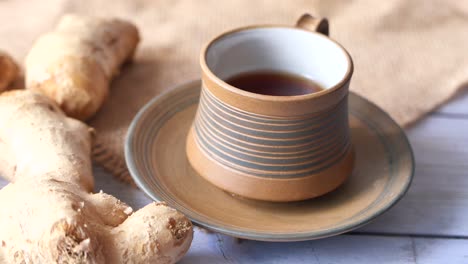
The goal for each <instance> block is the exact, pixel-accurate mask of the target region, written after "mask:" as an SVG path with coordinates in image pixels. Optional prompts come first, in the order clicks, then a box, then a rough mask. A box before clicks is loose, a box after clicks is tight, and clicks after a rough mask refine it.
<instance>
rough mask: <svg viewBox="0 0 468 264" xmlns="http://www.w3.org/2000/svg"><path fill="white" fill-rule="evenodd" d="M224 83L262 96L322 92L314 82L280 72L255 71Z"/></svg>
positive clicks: (235, 76)
mask: <svg viewBox="0 0 468 264" xmlns="http://www.w3.org/2000/svg"><path fill="white" fill-rule="evenodd" d="M226 82H227V83H228V84H230V85H232V86H234V87H237V88H239V89H241V90H244V91H247V92H251V93H256V94H264V95H276V96H292V95H304V94H310V93H315V92H319V91H321V90H323V88H322V87H321V86H320V85H319V84H317V83H316V82H314V81H312V80H310V79H307V78H305V77H302V76H300V75H296V74H291V73H286V72H280V71H255V72H247V73H241V74H238V75H234V76H232V77H230V78H228V79H227V80H226Z"/></svg>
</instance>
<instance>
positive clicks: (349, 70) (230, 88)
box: [200, 25, 354, 102]
mask: <svg viewBox="0 0 468 264" xmlns="http://www.w3.org/2000/svg"><path fill="white" fill-rule="evenodd" d="M265 28H283V29H289V30H300V31H304V32H307V33H310V34H314V35H316V36H318V37H320V38H324V39H326V40H327V41H329V42H331V43H333V44H335V45H336V46H337V47H338V48H339V49H341V50H342V51H343V53H344V55H345V57H346V61H347V62H348V65H347V66H348V67H347V69H346V73H345V75H344V77H343V78H341V79H340V81H339V82H338V83H336V84H335V85H333V86H331V87H330V88H326V89H323V90H322V91H319V92H314V93H309V94H302V95H266V94H258V93H253V92H249V91H245V90H242V89H239V88H237V87H235V86H232V85H230V84H228V83H227V82H225V81H224V80H222V79H221V78H219V77H218V76H217V75H216V74H214V73H213V71H212V70H211V69H210V67H209V66H208V64H207V62H206V56H207V52H208V49H209V48H210V46H211V45H212V44H214V43H215V42H216V41H218V40H220V39H221V38H223V37H226V36H228V35H230V34H234V33H238V32H241V31H247V30H252V29H265ZM200 66H201V69H202V71H203V72H204V73H205V74H206V75H207V76H208V77H209V78H211V81H213V82H214V83H216V84H217V85H219V86H220V87H223V88H224V89H226V90H228V91H230V92H233V93H235V94H238V95H240V96H246V97H249V98H254V99H257V100H262V101H272V102H288V101H298V100H308V99H312V98H317V97H321V96H324V95H326V94H329V93H332V92H334V91H336V90H338V89H340V88H341V87H343V86H344V85H345V84H346V83H347V82H348V81H349V80H350V79H351V76H352V74H353V71H354V64H353V60H352V58H351V55H350V54H349V52H348V51H347V50H346V49H345V48H344V47H343V46H342V45H341V44H340V43H338V42H337V41H335V40H334V39H332V38H330V37H329V36H326V35H324V34H322V33H319V32H316V31H311V30H307V29H304V28H301V27H298V26H287V25H253V26H245V27H240V28H235V29H231V30H227V31H225V32H223V33H221V34H219V35H217V36H216V37H214V38H212V39H211V40H209V41H208V42H207V43H206V44H205V45H204V46H203V48H202V49H201V52H200Z"/></svg>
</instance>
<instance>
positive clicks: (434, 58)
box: [0, 0, 468, 182]
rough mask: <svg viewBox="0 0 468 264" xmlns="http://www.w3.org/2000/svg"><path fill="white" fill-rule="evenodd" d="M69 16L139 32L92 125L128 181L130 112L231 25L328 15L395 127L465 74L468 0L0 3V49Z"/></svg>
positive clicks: (366, 92) (17, 48)
mask: <svg viewBox="0 0 468 264" xmlns="http://www.w3.org/2000/svg"><path fill="white" fill-rule="evenodd" d="M66 12H73V13H80V14H93V15H99V16H117V17H122V18H125V19H128V20H131V21H133V22H134V23H136V24H137V25H138V27H139V29H140V32H141V36H142V41H141V43H140V46H139V49H138V52H137V54H136V58H135V61H134V63H133V64H131V65H129V66H127V67H125V68H124V69H123V70H122V73H121V75H120V76H119V77H118V78H117V79H116V80H114V82H113V84H112V92H111V95H110V97H109V98H108V100H107V102H106V103H105V105H104V106H103V108H102V109H101V111H100V112H99V113H98V115H97V116H96V117H95V118H94V119H93V120H91V122H90V123H91V125H92V126H94V127H95V128H96V129H97V131H98V134H97V144H96V148H95V159H96V161H97V162H98V163H99V164H101V165H103V166H104V167H105V168H107V169H108V170H110V171H111V172H112V173H113V174H114V175H116V176H117V177H119V178H121V179H124V180H127V181H129V182H131V179H130V177H129V174H128V172H127V169H126V167H125V162H124V155H123V143H124V137H125V134H126V132H127V128H128V125H129V123H130V122H131V120H132V118H133V116H134V115H135V114H136V112H137V111H138V110H139V109H140V108H141V107H142V106H143V105H144V104H145V103H146V102H148V100H150V99H151V98H152V97H153V96H155V95H158V94H160V93H161V92H163V91H165V90H168V89H170V88H171V87H174V86H175V85H177V84H181V83H184V82H187V81H189V80H193V79H196V78H198V77H199V74H200V70H199V65H198V56H199V51H200V47H201V45H202V44H203V43H205V42H206V41H207V40H209V39H210V38H212V37H214V36H216V35H217V34H219V33H221V32H223V31H225V30H227V29H231V28H236V27H241V26H245V25H252V24H266V23H273V24H288V25H292V24H293V23H295V21H296V19H297V18H298V17H299V16H300V15H301V14H302V13H304V12H310V13H311V14H315V15H318V16H326V17H328V18H329V19H330V24H331V36H332V38H334V39H336V40H338V41H339V42H340V43H342V44H343V45H344V47H345V48H346V49H348V51H349V52H350V53H351V55H352V57H353V59H354V63H355V73H354V77H353V80H352V83H351V87H352V88H351V89H352V90H353V91H354V92H356V93H358V94H360V95H362V96H364V97H366V98H368V99H370V100H371V101H373V102H375V103H376V104H378V105H379V106H381V107H382V108H383V109H385V110H386V111H387V112H388V113H390V115H391V116H392V117H393V118H395V119H396V120H397V121H398V123H400V124H401V125H407V124H409V123H411V122H413V121H415V120H417V119H418V118H420V117H421V116H423V115H424V114H426V113H427V112H429V111H431V110H433V109H434V108H436V107H437V106H438V105H440V104H442V103H443V102H445V101H447V100H448V99H449V98H450V97H452V96H453V95H454V94H455V93H456V92H457V90H459V88H461V87H463V86H466V82H467V80H468V1H458V0H454V1H445V0H440V1H435V0H434V1H425V0H424V1H423V0H419V1H416V0H399V1H370V0H369V1H356V0H355V1H344V0H343V1H336V0H335V1H325V0H323V1H311V0H307V1H285V0H283V1H266V0H265V1H254V0H230V1H221V0H206V1H194V0H192V1H190V0H187V1H181V0H178V1H170V0H167V1H162V0H160V1H155V0H134V1H130V0H129V1H117V0H107V1H83V0H79V1H78V0H76V1H72V0H69V1H65V0H63V1H62V0H42V1H30V0H22V1H0V49H4V50H6V51H8V52H10V53H11V54H12V55H13V56H14V57H15V58H16V59H18V60H19V61H23V59H24V57H25V55H26V53H27V51H28V50H29V48H30V47H31V45H32V43H33V41H34V39H36V38H37V36H38V35H40V34H41V33H43V32H46V31H49V30H50V29H52V28H53V27H54V25H55V23H56V22H57V20H58V19H59V17H60V16H61V15H62V14H63V13H66Z"/></svg>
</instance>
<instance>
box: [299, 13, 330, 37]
mask: <svg viewBox="0 0 468 264" xmlns="http://www.w3.org/2000/svg"><path fill="white" fill-rule="evenodd" d="M296 27H299V28H303V29H305V30H309V31H315V32H318V33H322V34H323V35H325V36H328V34H329V26H328V19H326V18H316V17H313V16H312V15H310V14H307V13H305V14H303V15H302V16H301V17H300V18H299V20H297V23H296Z"/></svg>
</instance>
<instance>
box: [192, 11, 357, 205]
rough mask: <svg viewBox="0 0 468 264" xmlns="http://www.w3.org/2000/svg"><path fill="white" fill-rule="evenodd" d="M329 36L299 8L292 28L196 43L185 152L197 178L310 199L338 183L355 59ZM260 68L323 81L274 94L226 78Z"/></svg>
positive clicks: (244, 190)
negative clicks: (197, 89)
mask: <svg viewBox="0 0 468 264" xmlns="http://www.w3.org/2000/svg"><path fill="white" fill-rule="evenodd" d="M327 34H328V22H327V21H326V20H320V19H316V18H313V17H312V16H310V15H304V16H302V17H301V18H300V19H299V21H298V23H297V25H296V26H295V27H287V26H253V27H247V28H241V29H236V30H232V31H229V32H226V33H224V34H221V35H220V36H218V37H216V38H214V39H213V40H211V41H210V42H209V43H208V44H207V45H206V46H205V47H204V48H203V49H202V51H201V57H200V64H201V69H202V92H201V98H200V104H199V108H198V110H197V114H196V117H195V121H194V123H193V125H192V128H191V129H190V132H189V135H188V137H187V156H188V159H189V161H190V164H191V165H192V167H193V168H194V169H195V170H196V171H197V172H198V173H199V174H200V175H201V176H202V177H204V178H205V179H206V180H208V181H209V182H211V183H212V184H214V185H216V186H218V187H219V188H221V189H224V190H226V191H227V192H230V193H233V194H237V195H240V196H243V197H247V198H252V199H258V200H266V201H298V200H304V199H309V198H313V197H316V196H319V195H322V194H325V193H327V192H330V191H332V190H333V189H335V188H337V187H338V186H339V185H340V184H342V183H343V182H344V181H345V179H346V178H347V177H348V176H349V175H350V174H351V171H352V169H353V164H354V152H353V149H352V146H351V140H350V131H349V124H348V106H347V101H348V100H347V95H348V87H349V82H350V79H351V75H352V73H353V64H352V60H351V57H350V56H349V54H348V52H346V50H345V49H344V48H343V47H342V46H341V45H339V44H338V43H336V42H335V41H333V40H331V39H330V38H328V37H327V36H326V35H327ZM263 70H273V71H281V72H287V73H291V74H295V75H301V76H307V77H308V78H310V79H311V80H313V81H314V82H316V83H319V84H320V85H321V86H322V87H323V88H324V89H323V90H322V91H319V92H316V93H310V94H306V95H296V96H272V95H263V94H256V93H251V92H248V91H244V90H241V89H239V88H236V87H234V86H231V85H229V84H228V83H226V82H225V80H226V79H228V78H230V77H232V76H235V75H238V74H241V73H245V72H255V71H263Z"/></svg>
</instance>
